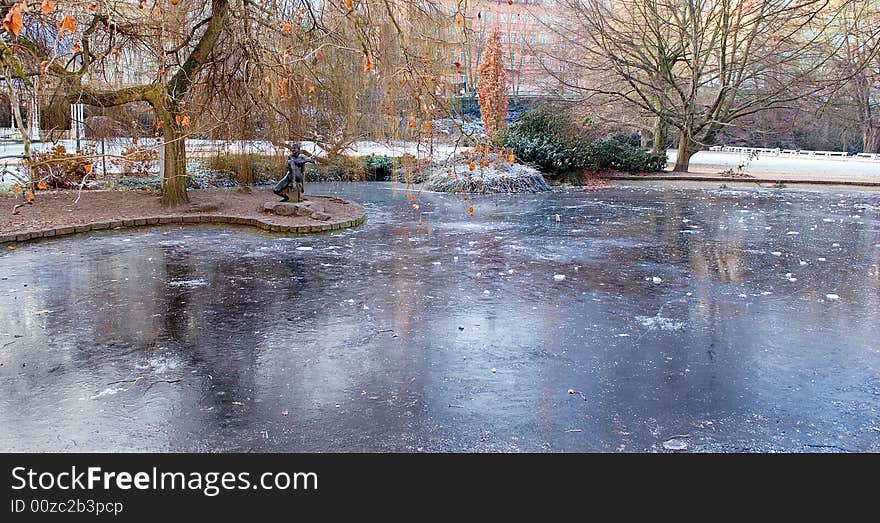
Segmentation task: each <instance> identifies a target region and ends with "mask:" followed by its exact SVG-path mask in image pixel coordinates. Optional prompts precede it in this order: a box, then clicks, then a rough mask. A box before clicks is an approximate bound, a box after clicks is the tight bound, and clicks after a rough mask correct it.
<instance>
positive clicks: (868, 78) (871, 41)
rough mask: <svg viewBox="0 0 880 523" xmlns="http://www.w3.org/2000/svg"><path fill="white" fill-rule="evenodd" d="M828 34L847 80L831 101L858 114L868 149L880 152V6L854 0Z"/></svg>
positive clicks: (829, 44)
mask: <svg viewBox="0 0 880 523" xmlns="http://www.w3.org/2000/svg"><path fill="white" fill-rule="evenodd" d="M832 23H833V24H834V31H832V32H830V33H829V34H828V35H827V36H826V38H827V41H826V46H827V47H828V48H829V49H831V50H833V51H835V52H834V54H833V55H832V62H831V64H832V67H833V68H834V74H836V75H839V76H841V77H843V78H845V79H846V83H845V84H844V86H843V88H842V89H841V90H840V92H839V93H836V94H837V96H835V97H833V98H832V99H831V100H830V101H829V105H833V106H836V107H838V108H841V109H843V110H845V111H847V112H848V113H851V114H852V116H853V117H854V118H853V119H854V121H855V123H856V125H857V132H858V133H859V134H861V137H862V149H863V151H864V152H866V153H880V6H878V5H877V3H876V2H872V1H861V2H850V3H848V4H847V5H845V6H844V8H843V10H842V12H841V14H840V16H839V17H837V18H836V19H835V20H833V21H832Z"/></svg>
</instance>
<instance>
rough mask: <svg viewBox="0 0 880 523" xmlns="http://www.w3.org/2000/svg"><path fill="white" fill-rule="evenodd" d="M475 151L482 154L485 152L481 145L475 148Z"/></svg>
mask: <svg viewBox="0 0 880 523" xmlns="http://www.w3.org/2000/svg"><path fill="white" fill-rule="evenodd" d="M474 150H475V151H477V152H478V153H481V152H483V146H482V145H480V144H477V146H476V147H474Z"/></svg>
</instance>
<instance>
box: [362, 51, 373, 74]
mask: <svg viewBox="0 0 880 523" xmlns="http://www.w3.org/2000/svg"><path fill="white" fill-rule="evenodd" d="M372 70H373V57H372V56H370V53H364V72H365V73H369V72H370V71H372Z"/></svg>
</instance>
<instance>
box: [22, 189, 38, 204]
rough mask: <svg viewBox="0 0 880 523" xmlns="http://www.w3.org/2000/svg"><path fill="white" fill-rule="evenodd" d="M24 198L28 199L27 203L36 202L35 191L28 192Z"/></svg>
mask: <svg viewBox="0 0 880 523" xmlns="http://www.w3.org/2000/svg"><path fill="white" fill-rule="evenodd" d="M24 197H25V198H26V199H27V201H29V202H32V201H34V198H36V196H34V191H28V192H27V194H25V195H24Z"/></svg>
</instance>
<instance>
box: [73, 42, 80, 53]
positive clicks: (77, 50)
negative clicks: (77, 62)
mask: <svg viewBox="0 0 880 523" xmlns="http://www.w3.org/2000/svg"><path fill="white" fill-rule="evenodd" d="M70 50H71V51H73V52H74V53H78V52H80V51H82V46H81V45H79V42H74V43H73V47H71V48H70Z"/></svg>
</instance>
